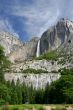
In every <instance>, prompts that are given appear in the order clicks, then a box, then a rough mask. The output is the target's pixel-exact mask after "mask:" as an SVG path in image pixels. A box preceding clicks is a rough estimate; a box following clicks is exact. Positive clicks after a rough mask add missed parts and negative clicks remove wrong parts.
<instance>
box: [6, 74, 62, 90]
mask: <svg viewBox="0 0 73 110" xmlns="http://www.w3.org/2000/svg"><path fill="white" fill-rule="evenodd" d="M59 78H60V74H59V73H47V74H46V73H42V74H31V73H29V74H27V73H26V74H23V73H7V74H5V79H6V80H7V81H10V82H11V81H12V80H14V82H15V83H16V82H17V80H18V79H19V81H20V83H25V84H26V85H28V86H31V85H32V86H33V88H36V89H38V88H45V86H46V85H47V84H51V82H53V81H55V80H57V79H59Z"/></svg>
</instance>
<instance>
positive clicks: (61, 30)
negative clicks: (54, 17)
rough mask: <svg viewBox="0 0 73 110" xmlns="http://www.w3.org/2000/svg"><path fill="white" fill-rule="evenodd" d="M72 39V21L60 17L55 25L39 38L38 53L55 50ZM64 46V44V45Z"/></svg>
mask: <svg viewBox="0 0 73 110" xmlns="http://www.w3.org/2000/svg"><path fill="white" fill-rule="evenodd" d="M69 39H70V40H72V39H73V22H72V21H69V20H67V19H61V20H60V21H59V22H58V23H57V24H56V26H53V27H51V28H50V29H48V30H47V31H46V32H44V34H43V35H42V37H41V39H40V53H41V54H43V53H45V52H47V51H51V50H56V49H57V48H58V47H60V46H61V45H63V44H65V43H66V42H67V44H68V41H69ZM64 47H65V46H64Z"/></svg>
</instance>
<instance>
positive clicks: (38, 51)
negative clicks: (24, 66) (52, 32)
mask: <svg viewBox="0 0 73 110" xmlns="http://www.w3.org/2000/svg"><path fill="white" fill-rule="evenodd" d="M39 56H40V40H39V41H38V44H37V51H36V57H39Z"/></svg>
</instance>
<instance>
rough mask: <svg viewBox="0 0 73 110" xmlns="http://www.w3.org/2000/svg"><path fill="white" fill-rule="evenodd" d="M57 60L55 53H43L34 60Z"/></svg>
mask: <svg viewBox="0 0 73 110" xmlns="http://www.w3.org/2000/svg"><path fill="white" fill-rule="evenodd" d="M57 58H58V54H57V52H56V51H51V52H48V53H45V54H43V55H40V57H38V58H36V59H37V60H42V59H46V60H57Z"/></svg>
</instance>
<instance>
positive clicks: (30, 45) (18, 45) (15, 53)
mask: <svg viewBox="0 0 73 110" xmlns="http://www.w3.org/2000/svg"><path fill="white" fill-rule="evenodd" d="M37 43H38V38H33V39H32V40H30V41H29V42H26V43H23V42H21V41H20V40H19V39H18V38H16V37H15V36H13V35H11V34H9V33H8V32H0V45H2V46H3V47H4V50H5V54H6V55H8V57H9V59H10V60H11V61H12V62H15V61H24V60H26V59H31V58H32V57H34V56H36V48H37Z"/></svg>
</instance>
